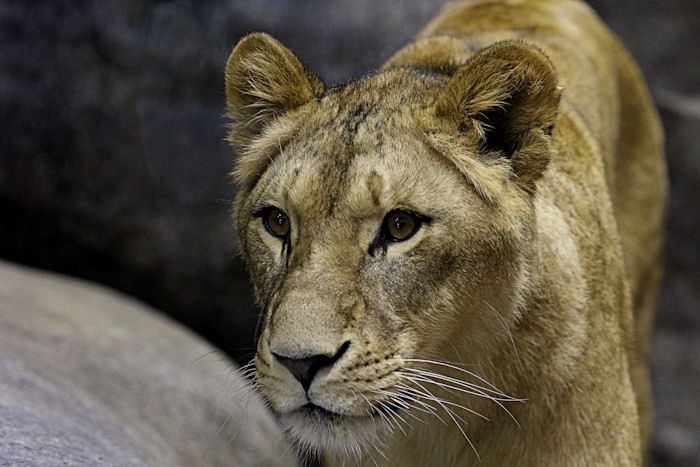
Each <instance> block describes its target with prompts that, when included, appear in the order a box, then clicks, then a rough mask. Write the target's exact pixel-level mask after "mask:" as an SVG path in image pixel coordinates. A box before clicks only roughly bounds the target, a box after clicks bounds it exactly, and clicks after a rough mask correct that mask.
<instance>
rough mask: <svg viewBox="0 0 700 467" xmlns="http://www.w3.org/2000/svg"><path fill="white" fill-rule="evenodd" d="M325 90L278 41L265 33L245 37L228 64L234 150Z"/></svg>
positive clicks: (227, 87) (229, 107)
mask: <svg viewBox="0 0 700 467" xmlns="http://www.w3.org/2000/svg"><path fill="white" fill-rule="evenodd" d="M323 91H324V86H323V83H322V82H321V80H319V79H318V78H317V77H316V76H315V75H313V74H312V73H311V72H309V71H307V70H306V69H305V68H304V66H303V65H302V64H301V62H299V59H297V58H296V56H294V54H293V53H292V51H291V50H289V49H288V48H286V47H285V46H284V45H282V44H281V43H280V42H279V41H278V40H276V39H274V38H273V37H272V36H270V35H268V34H264V33H253V34H249V35H247V36H245V37H244V38H243V39H241V40H240V41H239V42H238V44H237V45H236V47H235V48H234V49H233V52H231V56H230V57H229V59H228V63H227V64H226V105H227V109H228V115H229V117H230V118H231V119H233V127H232V130H231V142H232V144H233V146H234V148H236V149H239V148H241V147H244V146H245V145H247V144H248V143H249V142H250V141H251V140H252V139H254V138H255V137H256V136H257V135H258V134H259V133H260V132H261V131H262V129H263V128H264V127H265V125H266V124H267V123H268V122H269V121H270V120H272V119H273V118H274V117H275V116H277V115H279V114H281V113H283V112H286V111H288V110H291V109H294V108H296V107H299V106H301V105H303V104H305V103H307V102H309V101H310V100H312V99H314V98H315V97H320V96H321V95H322V94H323Z"/></svg>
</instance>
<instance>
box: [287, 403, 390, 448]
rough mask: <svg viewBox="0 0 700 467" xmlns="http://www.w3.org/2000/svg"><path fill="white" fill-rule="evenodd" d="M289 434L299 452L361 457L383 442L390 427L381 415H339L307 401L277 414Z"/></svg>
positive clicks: (379, 446)
mask: <svg viewBox="0 0 700 467" xmlns="http://www.w3.org/2000/svg"><path fill="white" fill-rule="evenodd" d="M278 418H279V421H280V424H281V425H282V427H283V428H284V430H285V431H286V432H287V435H288V437H289V438H290V439H291V440H292V441H293V442H294V443H295V444H296V445H297V447H298V448H299V450H300V451H301V452H302V453H306V452H312V453H314V454H316V455H319V456H324V455H329V456H343V457H354V458H356V459H358V460H359V459H361V458H363V457H364V456H365V455H368V454H369V455H372V454H373V453H376V452H377V449H380V448H381V446H382V445H383V444H384V443H383V441H382V440H384V439H386V437H387V435H388V434H390V432H391V430H390V429H389V428H388V427H387V426H386V425H385V424H384V423H382V421H381V419H379V420H377V419H376V417H373V416H368V415H363V416H353V415H342V414H339V413H336V412H331V411H328V410H326V409H324V408H322V407H319V406H316V405H313V404H307V405H305V406H303V407H300V408H298V409H296V410H293V411H291V412H288V413H284V414H279V415H278Z"/></svg>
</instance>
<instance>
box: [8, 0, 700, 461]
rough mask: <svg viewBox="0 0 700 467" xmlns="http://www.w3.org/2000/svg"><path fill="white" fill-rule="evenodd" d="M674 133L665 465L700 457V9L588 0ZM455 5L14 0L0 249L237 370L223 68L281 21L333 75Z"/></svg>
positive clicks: (333, 0)
mask: <svg viewBox="0 0 700 467" xmlns="http://www.w3.org/2000/svg"><path fill="white" fill-rule="evenodd" d="M589 3H591V5H592V6H593V7H594V8H595V9H596V10H597V11H598V12H599V13H600V14H601V16H602V17H603V19H604V20H605V21H606V22H607V23H608V24H609V25H610V26H611V27H612V29H613V30H615V31H616V32H617V33H618V34H619V35H620V36H621V38H622V40H623V42H625V44H626V45H627V46H628V47H629V48H630V50H631V51H632V53H633V55H634V56H635V57H636V58H637V60H638V61H639V63H640V65H641V67H642V70H643V71H644V73H645V76H646V77H647V79H648V81H649V83H650V88H651V90H652V92H653V94H654V97H655V99H656V101H657V103H658V105H659V107H660V110H661V116H662V118H663V121H664V125H665V127H666V136H667V144H666V148H667V153H668V162H669V176H670V179H671V197H670V203H669V218H668V248H667V273H666V277H665V282H664V286H663V289H662V293H661V299H660V306H659V312H658V315H657V316H658V318H657V334H656V337H655V347H654V353H653V362H652V363H653V377H654V391H655V395H656V411H657V433H656V435H655V438H654V444H653V454H654V456H653V463H654V464H655V465H700V396H698V394H700V376H699V375H700V361H699V360H698V358H697V355H699V354H700V345H699V344H698V343H699V342H700V313H698V310H699V309H700V241H699V240H698V239H700V216H698V215H697V214H696V213H697V210H698V209H697V203H698V200H700V159H699V158H698V156H697V149H696V148H698V147H700V55H699V54H698V50H697V43H698V40H699V39H700V37H699V36H700V15H698V13H697V6H698V5H697V0H667V1H664V2H659V1H655V0H591V1H590V2H589ZM441 4H442V1H440V0H395V1H390V0H353V1H339V0H308V1H304V2H301V1H294V0H256V1H249V0H226V1H225V0H202V1H194V0H125V1H118V0H101V1H99V2H98V1H81V2H78V1H75V2H73V1H70V2H69V1H66V0H37V1H33V2H25V1H21V0H0V257H4V258H9V259H13V260H15V261H18V262H22V263H25V264H31V265H35V266H40V267H43V268H47V269H53V270H58V271H62V272H65V273H69V274H73V275H78V276H82V277H87V278H91V279H93V280H97V281H100V282H103V283H106V284H110V285H112V286H115V287H117V288H118V289H120V290H123V291H126V292H128V293H131V294H133V295H136V296H138V297H140V298H141V299H143V300H146V301H147V302H149V303H150V304H153V305H155V306H156V307H158V308H159V309H162V310H164V311H165V312H166V313H167V314H169V315H171V316H173V317H175V318H176V319H177V320H179V321H181V322H183V323H185V324H186V325H187V326H189V327H190V328H192V329H194V330H195V331H196V332H198V333H200V334H202V335H204V336H205V337H206V338H208V339H209V340H211V341H212V342H214V343H215V344H216V345H218V346H219V347H221V348H222V349H224V350H225V351H226V352H227V353H229V354H230V355H233V356H234V357H236V358H237V359H239V361H246V360H247V359H249V358H250V356H251V354H252V351H253V333H254V329H255V323H256V321H257V312H256V310H255V308H254V307H253V304H252V301H251V297H250V292H249V287H248V282H247V279H246V277H245V274H244V271H243V268H242V266H241V263H240V261H238V260H237V259H236V257H235V246H234V241H233V238H234V235H233V230H232V228H231V223H230V221H229V219H228V210H229V203H230V200H231V199H232V198H233V196H234V187H233V186H232V185H231V184H230V183H229V181H228V179H227V173H228V172H229V170H230V168H231V166H232V159H233V155H232V153H231V152H230V150H229V149H228V148H227V146H226V145H225V144H224V142H223V138H224V136H225V124H226V122H225V120H224V119H223V118H222V117H221V115H222V113H223V101H224V96H223V67H224V64H225V62H226V58H227V56H228V54H229V53H230V50H231V48H232V47H233V45H234V44H235V42H236V40H237V39H238V38H239V37H241V36H242V35H243V34H245V33H248V32H251V31H256V30H264V31H266V32H270V33H272V34H273V35H275V36H277V37H278V38H280V39H281V40H282V41H283V42H285V44H287V45H288V46H290V47H291V48H292V50H294V51H295V52H297V54H298V55H299V56H300V57H301V58H302V59H303V60H304V61H305V62H306V63H307V64H308V65H309V66H310V67H311V68H312V69H314V70H315V71H317V72H318V73H319V75H320V76H321V78H322V79H324V80H325V81H326V82H330V83H332V82H337V81H341V80H346V79H349V78H351V77H355V76H358V75H361V74H362V73H365V72H367V71H368V70H371V69H373V68H376V67H377V66H379V65H380V64H381V62H382V61H383V60H384V59H386V58H388V57H389V56H390V55H391V53H392V52H394V51H396V50H397V49H398V48H399V47H401V45H403V44H404V43H406V42H407V41H408V40H409V39H410V38H411V37H412V36H413V35H414V34H415V32H416V31H418V29H419V28H420V27H421V25H422V24H424V23H425V22H426V21H427V20H428V19H429V18H430V17H431V16H432V15H433V14H434V13H435V12H436V11H437V9H438V8H439V6H440V5H441Z"/></svg>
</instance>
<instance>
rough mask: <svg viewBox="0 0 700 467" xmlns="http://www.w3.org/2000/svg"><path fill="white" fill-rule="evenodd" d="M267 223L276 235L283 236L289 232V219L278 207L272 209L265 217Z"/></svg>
mask: <svg viewBox="0 0 700 467" xmlns="http://www.w3.org/2000/svg"><path fill="white" fill-rule="evenodd" d="M267 223H268V225H269V226H270V230H272V231H273V232H274V233H275V234H276V235H278V236H280V237H283V236H285V235H287V233H288V232H289V219H288V218H287V215H286V214H285V213H284V212H282V211H281V210H279V209H273V210H272V211H270V214H269V215H268V218H267Z"/></svg>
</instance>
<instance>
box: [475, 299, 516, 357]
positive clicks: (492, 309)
mask: <svg viewBox="0 0 700 467" xmlns="http://www.w3.org/2000/svg"><path fill="white" fill-rule="evenodd" d="M484 303H485V304H486V306H487V307H489V309H490V310H491V311H493V312H494V314H495V315H496V316H498V319H500V320H501V324H502V325H503V328H504V329H505V330H506V333H507V334H508V337H509V338H510V343H511V344H512V345H513V352H515V358H516V359H517V360H518V363H519V364H521V365H522V362H521V361H520V355H518V349H517V348H516V347H515V340H514V339H513V334H512V333H511V332H510V328H509V327H508V324H507V323H506V320H505V319H503V315H501V314H500V313H499V312H498V310H496V309H495V308H494V307H493V306H491V304H490V303H489V302H487V301H486V300H484Z"/></svg>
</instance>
